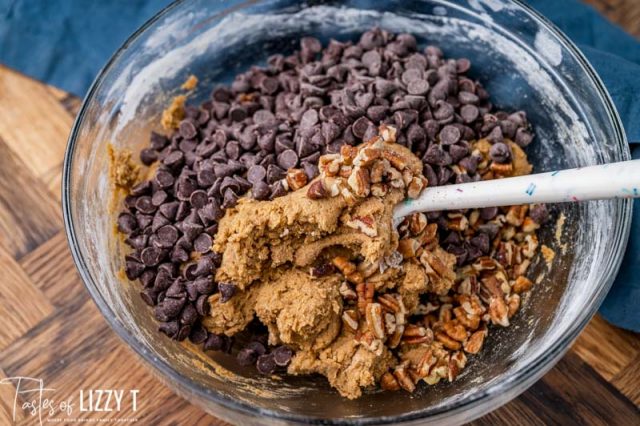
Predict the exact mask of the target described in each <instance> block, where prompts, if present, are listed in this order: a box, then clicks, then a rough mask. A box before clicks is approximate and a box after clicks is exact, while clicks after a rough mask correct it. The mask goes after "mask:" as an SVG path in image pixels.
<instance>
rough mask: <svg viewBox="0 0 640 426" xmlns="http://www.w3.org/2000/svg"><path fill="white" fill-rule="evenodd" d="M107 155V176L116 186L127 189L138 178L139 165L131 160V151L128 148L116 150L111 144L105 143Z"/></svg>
mask: <svg viewBox="0 0 640 426" xmlns="http://www.w3.org/2000/svg"><path fill="white" fill-rule="evenodd" d="M107 155H108V156H109V177H110V179H111V182H113V184H114V185H115V186H116V187H117V188H122V189H125V190H128V189H129V188H131V187H132V186H133V185H135V183H136V182H137V180H138V176H139V175H140V166H138V165H137V164H136V163H134V162H133V159H132V158H131V151H129V150H128V149H121V150H116V149H115V148H114V147H113V145H111V144H109V145H107Z"/></svg>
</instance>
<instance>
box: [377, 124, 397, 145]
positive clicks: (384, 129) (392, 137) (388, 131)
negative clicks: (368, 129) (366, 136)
mask: <svg viewBox="0 0 640 426" xmlns="http://www.w3.org/2000/svg"><path fill="white" fill-rule="evenodd" d="M378 133H379V134H380V137H381V138H382V140H383V141H384V142H387V143H395V141H396V128H395V127H393V126H388V125H386V124H382V125H381V126H380V127H379V128H378Z"/></svg>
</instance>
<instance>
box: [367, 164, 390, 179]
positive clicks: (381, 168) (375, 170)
mask: <svg viewBox="0 0 640 426" xmlns="http://www.w3.org/2000/svg"><path fill="white" fill-rule="evenodd" d="M389 167H391V165H390V164H389V162H388V161H387V160H376V161H375V162H374V163H373V164H372V165H371V169H370V170H369V180H370V181H371V183H380V182H382V178H383V177H384V174H385V172H386V171H387V169H388V168H389Z"/></svg>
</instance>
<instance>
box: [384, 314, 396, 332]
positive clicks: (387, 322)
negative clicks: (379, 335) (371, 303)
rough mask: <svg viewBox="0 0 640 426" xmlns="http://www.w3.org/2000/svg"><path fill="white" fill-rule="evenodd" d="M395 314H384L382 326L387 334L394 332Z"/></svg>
mask: <svg viewBox="0 0 640 426" xmlns="http://www.w3.org/2000/svg"><path fill="white" fill-rule="evenodd" d="M396 326H397V325H396V316H395V315H393V314H390V313H388V312H387V313H385V314H384V328H385V331H386V332H387V334H388V335H392V334H393V333H395V332H396Z"/></svg>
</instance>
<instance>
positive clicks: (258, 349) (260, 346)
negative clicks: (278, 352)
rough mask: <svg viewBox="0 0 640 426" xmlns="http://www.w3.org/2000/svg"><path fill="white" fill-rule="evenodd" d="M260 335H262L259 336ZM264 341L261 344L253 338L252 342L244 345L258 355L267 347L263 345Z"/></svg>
mask: <svg viewBox="0 0 640 426" xmlns="http://www.w3.org/2000/svg"><path fill="white" fill-rule="evenodd" d="M259 337H262V336H259ZM265 344H266V341H265V343H264V344H263V343H262V342H260V341H258V340H254V341H252V342H249V343H248V344H247V346H246V348H247V349H251V350H252V351H254V352H255V353H257V354H258V356H260V355H264V354H265V353H266V352H267V348H266V347H265Z"/></svg>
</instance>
